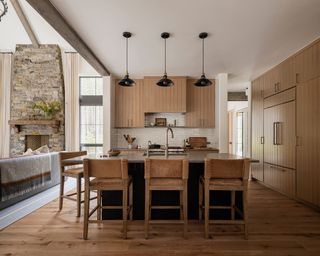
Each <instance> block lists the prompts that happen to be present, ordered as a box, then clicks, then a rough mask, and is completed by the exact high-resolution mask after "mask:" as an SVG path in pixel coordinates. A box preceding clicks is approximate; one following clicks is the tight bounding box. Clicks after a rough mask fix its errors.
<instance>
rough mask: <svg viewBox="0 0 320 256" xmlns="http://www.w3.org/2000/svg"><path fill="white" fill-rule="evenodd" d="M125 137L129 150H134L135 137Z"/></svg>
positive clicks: (124, 135)
mask: <svg viewBox="0 0 320 256" xmlns="http://www.w3.org/2000/svg"><path fill="white" fill-rule="evenodd" d="M123 137H124V138H125V140H126V141H127V142H128V148H129V149H131V148H132V144H133V142H134V141H135V139H136V138H135V137H131V136H130V135H129V134H127V135H126V134H123Z"/></svg>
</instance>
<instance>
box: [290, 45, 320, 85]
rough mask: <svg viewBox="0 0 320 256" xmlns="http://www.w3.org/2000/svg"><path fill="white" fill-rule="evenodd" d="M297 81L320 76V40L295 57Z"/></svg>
mask: <svg viewBox="0 0 320 256" xmlns="http://www.w3.org/2000/svg"><path fill="white" fill-rule="evenodd" d="M294 69H295V74H296V83H304V82H306V81H308V80H310V79H314V78H316V77H318V76H320V42H319V41H318V42H317V43H314V44H312V45H310V46H308V47H307V48H306V49H304V50H303V51H301V52H300V53H298V54H297V55H296V56H295V58H294Z"/></svg>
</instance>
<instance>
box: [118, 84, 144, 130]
mask: <svg viewBox="0 0 320 256" xmlns="http://www.w3.org/2000/svg"><path fill="white" fill-rule="evenodd" d="M135 82H136V85H134V86H132V87H125V86H120V85H118V81H116V82H115V127H117V128H125V127H144V113H143V109H142V102H143V100H142V96H143V80H142V79H135Z"/></svg>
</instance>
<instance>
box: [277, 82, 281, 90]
mask: <svg viewBox="0 0 320 256" xmlns="http://www.w3.org/2000/svg"><path fill="white" fill-rule="evenodd" d="M280 91H281V88H280V82H278V87H277V92H280Z"/></svg>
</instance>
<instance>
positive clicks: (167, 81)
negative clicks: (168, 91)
mask: <svg viewBox="0 0 320 256" xmlns="http://www.w3.org/2000/svg"><path fill="white" fill-rule="evenodd" d="M161 37H162V38H163V39H164V75H163V77H162V78H161V79H160V80H159V82H157V85H159V86H161V87H170V86H173V85H174V82H173V81H172V80H171V79H169V78H168V76H167V38H169V37H170V34H169V33H167V32H163V33H162V34H161Z"/></svg>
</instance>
